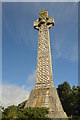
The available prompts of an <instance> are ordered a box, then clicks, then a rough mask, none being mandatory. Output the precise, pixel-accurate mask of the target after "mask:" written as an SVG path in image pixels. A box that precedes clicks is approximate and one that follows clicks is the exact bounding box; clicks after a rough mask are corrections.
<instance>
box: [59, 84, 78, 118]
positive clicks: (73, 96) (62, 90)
mask: <svg viewBox="0 0 80 120" xmlns="http://www.w3.org/2000/svg"><path fill="white" fill-rule="evenodd" d="M57 91H58V94H59V97H60V100H61V103H62V106H63V108H64V111H65V112H66V113H67V115H68V116H70V115H72V116H80V105H79V103H80V86H77V87H75V86H73V87H72V89H71V87H70V85H69V83H68V82H64V83H63V84H60V85H58V88H57Z"/></svg>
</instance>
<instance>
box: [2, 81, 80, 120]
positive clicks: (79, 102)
mask: <svg viewBox="0 0 80 120" xmlns="http://www.w3.org/2000/svg"><path fill="white" fill-rule="evenodd" d="M57 92H58V95H59V98H60V100H61V103H62V106H63V109H64V111H65V112H66V113H67V115H68V116H80V86H73V87H72V89H71V87H70V85H69V84H68V82H64V83H63V84H60V85H58V88H57ZM26 102H27V100H26V101H24V102H22V103H20V104H19V105H18V106H15V105H12V106H8V107H7V108H4V107H2V106H1V111H2V118H4V119H5V118H8V120H9V119H10V120H13V119H15V118H17V119H19V120H21V119H22V118H24V120H25V119H26V120H29V119H30V120H36V119H38V118H42V120H44V119H45V120H46V119H48V118H47V117H46V115H47V114H48V112H49V111H48V109H47V108H26V109H24V106H25V103H26ZM43 118H44V119H43Z"/></svg>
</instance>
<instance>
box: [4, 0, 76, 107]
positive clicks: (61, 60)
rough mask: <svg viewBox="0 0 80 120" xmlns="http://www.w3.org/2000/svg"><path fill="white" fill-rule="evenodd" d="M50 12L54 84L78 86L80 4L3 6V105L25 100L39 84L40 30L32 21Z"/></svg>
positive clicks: (7, 4) (58, 3) (15, 4)
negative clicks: (35, 27) (52, 20)
mask: <svg viewBox="0 0 80 120" xmlns="http://www.w3.org/2000/svg"><path fill="white" fill-rule="evenodd" d="M42 10H48V16H50V17H53V18H54V21H55V26H53V27H52V28H51V29H50V30H49V33H50V44H51V55H52V70H53V82H54V85H55V87H56V88H57V87H58V85H59V84H61V83H63V82H64V81H67V82H68V83H69V84H70V86H71V87H72V86H73V85H75V86H77V85H78V3H75V2H72V3H68V2H55V3H49V2H48V3H47V2H46V3H44V2H43V3H40V2H33V3H32V2H31V3H27V2H26V3H19V2H18V3H17V2H14V3H13V2H12V3H8V2H7V3H5V2H4V3H2V87H3V91H2V97H3V98H2V100H3V105H4V106H8V105H11V104H18V103H20V102H22V101H24V100H26V99H27V98H28V96H29V94H30V92H31V90H32V89H34V85H35V82H36V66H37V50H38V31H37V30H35V29H34V27H33V22H34V21H35V20H36V19H38V18H39V12H40V11H42Z"/></svg>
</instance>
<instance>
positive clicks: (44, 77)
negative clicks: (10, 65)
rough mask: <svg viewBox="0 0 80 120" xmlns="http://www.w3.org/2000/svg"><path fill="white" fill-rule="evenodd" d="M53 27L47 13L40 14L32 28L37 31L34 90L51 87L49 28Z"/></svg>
mask: <svg viewBox="0 0 80 120" xmlns="http://www.w3.org/2000/svg"><path fill="white" fill-rule="evenodd" d="M53 25H54V20H53V18H50V17H48V12H47V11H42V12H40V18H39V19H37V20H36V21H35V22H34V28H35V29H37V30H39V41H38V56H37V71H36V84H35V89H39V88H40V89H41V88H51V87H53V86H54V85H53V75H52V63H51V50H50V40H49V28H51V27H52V26H53Z"/></svg>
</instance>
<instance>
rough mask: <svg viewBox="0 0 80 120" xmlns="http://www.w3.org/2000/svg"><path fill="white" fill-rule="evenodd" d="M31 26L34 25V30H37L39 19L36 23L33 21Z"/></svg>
mask: <svg viewBox="0 0 80 120" xmlns="http://www.w3.org/2000/svg"><path fill="white" fill-rule="evenodd" d="M33 25H34V28H35V29H37V30H39V19H37V20H36V21H34V23H33Z"/></svg>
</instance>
